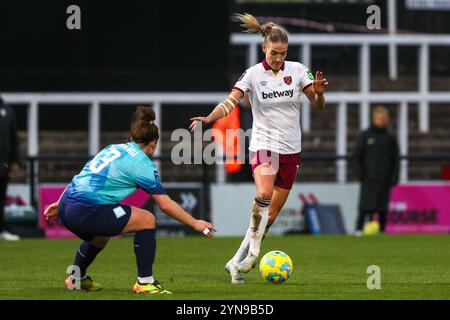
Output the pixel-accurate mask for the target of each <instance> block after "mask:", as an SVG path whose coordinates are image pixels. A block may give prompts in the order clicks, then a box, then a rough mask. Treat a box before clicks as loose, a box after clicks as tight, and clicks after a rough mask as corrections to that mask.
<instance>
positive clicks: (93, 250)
mask: <svg viewBox="0 0 450 320" xmlns="http://www.w3.org/2000/svg"><path fill="white" fill-rule="evenodd" d="M102 250H103V248H99V247H96V246H93V245H92V244H89V242H86V241H84V242H83V243H82V244H81V245H80V247H79V248H78V250H77V254H76V256H75V262H74V263H73V264H74V265H76V266H78V267H79V268H80V277H81V279H83V278H85V277H86V270H87V268H88V267H89V266H90V265H91V263H92V261H94V259H95V257H96V256H97V254H98V253H99V252H100V251H102Z"/></svg>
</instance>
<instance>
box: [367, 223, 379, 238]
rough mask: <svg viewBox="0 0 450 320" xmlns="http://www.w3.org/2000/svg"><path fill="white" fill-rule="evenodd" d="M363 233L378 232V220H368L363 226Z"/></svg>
mask: <svg viewBox="0 0 450 320" xmlns="http://www.w3.org/2000/svg"><path fill="white" fill-rule="evenodd" d="M363 231H364V235H366V236H373V235H376V234H378V233H379V232H380V224H379V223H378V221H375V220H374V221H370V222H368V223H367V224H366V225H365V226H364V230H363Z"/></svg>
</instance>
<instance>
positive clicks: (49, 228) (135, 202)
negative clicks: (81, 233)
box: [39, 184, 149, 238]
mask: <svg viewBox="0 0 450 320" xmlns="http://www.w3.org/2000/svg"><path fill="white" fill-rule="evenodd" d="M65 188H66V185H45V184H43V185H41V186H40V187H39V199H40V200H39V226H40V227H41V228H42V229H44V231H45V237H46V238H75V237H76V236H75V235H74V234H73V233H72V232H70V231H69V230H67V229H66V228H65V227H64V226H63V225H62V224H61V221H60V220H59V219H58V220H57V221H55V222H50V221H45V217H44V211H45V209H46V208H47V207H48V206H49V205H50V204H52V203H53V202H56V201H58V199H59V197H60V196H61V193H62V192H63V191H64V189H65ZM148 197H149V196H148V195H147V194H146V193H145V192H144V191H142V190H138V191H137V192H135V193H134V194H132V195H131V196H129V197H128V198H126V199H124V200H123V201H122V203H123V204H127V205H131V206H136V207H142V205H143V204H144V203H145V202H146V200H147V199H148Z"/></svg>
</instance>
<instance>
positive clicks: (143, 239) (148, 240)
mask: <svg viewBox="0 0 450 320" xmlns="http://www.w3.org/2000/svg"><path fill="white" fill-rule="evenodd" d="M155 251H156V238H155V229H145V230H142V231H139V232H136V233H135V234H134V254H135V255H136V264H137V269H138V277H141V278H146V277H151V276H152V275H153V270H152V268H153V262H154V261H155Z"/></svg>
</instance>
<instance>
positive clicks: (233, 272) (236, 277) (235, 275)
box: [225, 259, 245, 284]
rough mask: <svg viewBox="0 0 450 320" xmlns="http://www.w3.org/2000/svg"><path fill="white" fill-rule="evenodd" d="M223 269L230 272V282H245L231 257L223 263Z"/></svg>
mask: <svg viewBox="0 0 450 320" xmlns="http://www.w3.org/2000/svg"><path fill="white" fill-rule="evenodd" d="M225 271H226V272H228V273H229V274H230V276H231V283H232V284H244V283H245V281H244V278H242V275H241V274H240V273H239V271H238V265H237V263H235V262H234V261H233V259H231V260H230V261H228V262H227V264H226V265H225Z"/></svg>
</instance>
